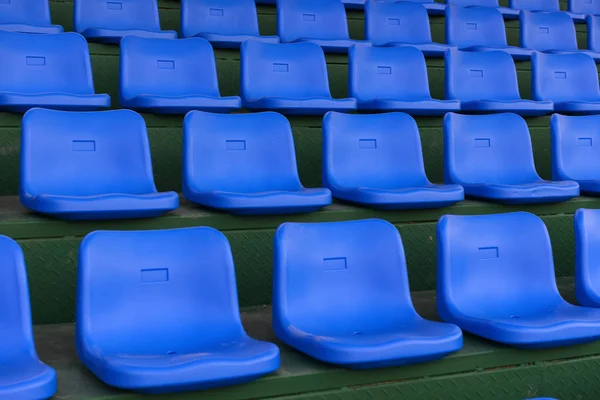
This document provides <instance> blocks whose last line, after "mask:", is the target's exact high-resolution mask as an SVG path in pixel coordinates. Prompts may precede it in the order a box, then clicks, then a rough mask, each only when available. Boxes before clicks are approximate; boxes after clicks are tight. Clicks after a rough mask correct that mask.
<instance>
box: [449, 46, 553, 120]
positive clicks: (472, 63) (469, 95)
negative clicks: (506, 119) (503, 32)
mask: <svg viewBox="0 0 600 400" xmlns="http://www.w3.org/2000/svg"><path fill="white" fill-rule="evenodd" d="M445 67H446V68H445V82H444V85H445V92H446V98H447V99H450V100H459V101H460V103H461V104H460V107H461V110H462V111H472V112H479V113H492V112H512V113H516V114H519V115H523V116H539V115H545V114H548V113H550V112H552V110H553V104H552V102H551V101H533V100H524V99H521V95H520V94H519V86H518V82H517V70H516V68H515V64H514V62H513V60H512V58H511V57H510V56H509V55H508V54H506V53H504V52H502V51H488V52H468V51H460V50H448V52H447V53H446V60H445Z"/></svg>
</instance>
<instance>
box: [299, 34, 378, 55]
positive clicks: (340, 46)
mask: <svg viewBox="0 0 600 400" xmlns="http://www.w3.org/2000/svg"><path fill="white" fill-rule="evenodd" d="M304 42H309V43H314V44H318V45H319V46H321V48H322V49H323V51H324V52H326V53H348V50H349V49H350V47H352V46H353V45H355V44H358V43H367V44H368V43H370V42H368V41H366V40H352V39H332V40H326V39H310V38H299V39H296V40H294V41H292V43H304Z"/></svg>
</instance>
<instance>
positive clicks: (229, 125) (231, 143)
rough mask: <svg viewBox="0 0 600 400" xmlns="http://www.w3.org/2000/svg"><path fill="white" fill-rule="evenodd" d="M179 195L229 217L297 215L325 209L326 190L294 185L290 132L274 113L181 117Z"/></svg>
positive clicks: (296, 180)
mask: <svg viewBox="0 0 600 400" xmlns="http://www.w3.org/2000/svg"><path fill="white" fill-rule="evenodd" d="M183 195H184V196H185V198H186V199H188V200H189V201H191V202H193V203H196V204H201V205H203V206H206V207H210V208H215V209H219V210H222V211H226V212H229V213H231V214H291V213H302V212H311V211H315V210H318V209H320V208H323V207H325V206H328V205H330V204H331V192H330V191H329V190H328V189H320V188H319V189H312V188H311V189H307V188H304V187H303V186H302V184H301V183H300V179H299V178H298V168H297V166H296V153H295V150H294V138H293V136H292V128H291V126H290V123H289V122H288V120H287V119H286V118H285V117H283V116H282V115H280V114H277V113H274V112H264V113H254V114H231V115H223V114H211V113H206V112H201V111H194V112H191V113H189V114H188V115H186V117H185V120H184V123H183Z"/></svg>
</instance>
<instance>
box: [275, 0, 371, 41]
mask: <svg viewBox="0 0 600 400" xmlns="http://www.w3.org/2000/svg"><path fill="white" fill-rule="evenodd" d="M277 35H278V36H279V37H280V38H281V41H282V42H284V43H297V42H310V43H315V44H318V45H319V46H321V48H322V49H323V51H325V52H331V53H347V52H348V49H349V48H350V47H351V46H352V45H354V44H356V43H364V41H359V40H351V39H350V36H349V34H348V21H347V20H346V10H345V9H344V5H343V4H342V2H341V1H340V0H278V1H277Z"/></svg>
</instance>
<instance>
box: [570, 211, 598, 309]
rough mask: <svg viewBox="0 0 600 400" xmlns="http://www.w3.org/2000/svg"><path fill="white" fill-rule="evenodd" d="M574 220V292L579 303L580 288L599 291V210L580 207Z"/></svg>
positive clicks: (580, 301) (594, 291)
mask: <svg viewBox="0 0 600 400" xmlns="http://www.w3.org/2000/svg"><path fill="white" fill-rule="evenodd" d="M574 222H575V224H574V225H575V293H576V294H577V297H578V300H579V303H580V304H581V303H584V302H583V301H582V300H581V298H580V296H579V291H580V290H581V288H587V289H588V290H591V291H592V292H593V293H595V294H597V293H600V210H590V209H585V208H580V209H579V210H577V212H575V217H574ZM585 297H588V296H587V295H586V296H585ZM592 306H593V305H592Z"/></svg>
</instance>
